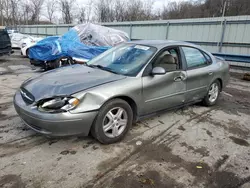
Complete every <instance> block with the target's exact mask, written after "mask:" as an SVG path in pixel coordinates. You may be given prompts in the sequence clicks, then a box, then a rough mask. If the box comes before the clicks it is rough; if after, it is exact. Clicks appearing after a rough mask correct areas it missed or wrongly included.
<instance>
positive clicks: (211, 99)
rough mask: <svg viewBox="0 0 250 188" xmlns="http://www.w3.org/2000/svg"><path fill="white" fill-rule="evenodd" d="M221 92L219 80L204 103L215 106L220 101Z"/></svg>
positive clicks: (211, 88)
mask: <svg viewBox="0 0 250 188" xmlns="http://www.w3.org/2000/svg"><path fill="white" fill-rule="evenodd" d="M220 91H221V85H220V82H219V81H218V80H216V81H214V82H213V83H212V84H211V85H210V87H209V90H208V93H207V95H206V97H205V98H204V99H203V103H204V105H206V106H213V105H215V104H216V102H217V101H218V98H219V95H220Z"/></svg>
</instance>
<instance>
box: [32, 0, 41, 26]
mask: <svg viewBox="0 0 250 188" xmlns="http://www.w3.org/2000/svg"><path fill="white" fill-rule="evenodd" d="M43 3H44V0H30V6H31V12H32V15H31V19H30V20H31V23H32V24H35V23H38V22H39V18H40V14H41V9H42V5H43Z"/></svg>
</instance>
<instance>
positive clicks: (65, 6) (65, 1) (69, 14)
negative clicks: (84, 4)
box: [60, 0, 74, 24]
mask: <svg viewBox="0 0 250 188" xmlns="http://www.w3.org/2000/svg"><path fill="white" fill-rule="evenodd" d="M73 4H74V0H60V10H61V13H62V19H63V23H65V24H70V23H72V22H73Z"/></svg>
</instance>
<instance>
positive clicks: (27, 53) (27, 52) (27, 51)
mask: <svg viewBox="0 0 250 188" xmlns="http://www.w3.org/2000/svg"><path fill="white" fill-rule="evenodd" d="M26 57H29V48H28V49H27V50H26Z"/></svg>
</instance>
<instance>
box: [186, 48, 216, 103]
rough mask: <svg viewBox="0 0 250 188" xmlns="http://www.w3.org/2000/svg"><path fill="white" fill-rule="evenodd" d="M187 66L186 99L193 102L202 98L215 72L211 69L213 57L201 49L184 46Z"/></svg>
mask: <svg viewBox="0 0 250 188" xmlns="http://www.w3.org/2000/svg"><path fill="white" fill-rule="evenodd" d="M182 52H183V54H184V57H185V60H186V66H187V80H186V84H187V85H186V87H187V90H186V94H185V101H186V102H191V101H195V100H199V99H202V98H203V97H204V96H205V95H206V93H207V88H208V85H209V83H210V77H212V76H213V72H212V71H211V70H210V64H211V61H210V60H211V59H210V60H209V59H208V58H209V56H208V55H207V54H205V52H203V51H201V50H200V49H197V48H193V47H186V46H185V47H182Z"/></svg>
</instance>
